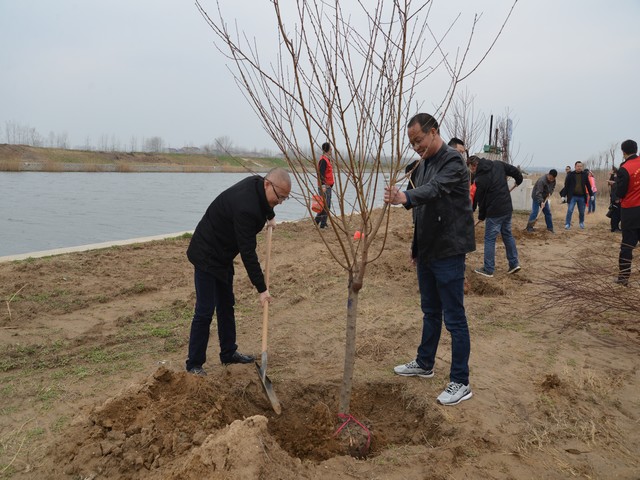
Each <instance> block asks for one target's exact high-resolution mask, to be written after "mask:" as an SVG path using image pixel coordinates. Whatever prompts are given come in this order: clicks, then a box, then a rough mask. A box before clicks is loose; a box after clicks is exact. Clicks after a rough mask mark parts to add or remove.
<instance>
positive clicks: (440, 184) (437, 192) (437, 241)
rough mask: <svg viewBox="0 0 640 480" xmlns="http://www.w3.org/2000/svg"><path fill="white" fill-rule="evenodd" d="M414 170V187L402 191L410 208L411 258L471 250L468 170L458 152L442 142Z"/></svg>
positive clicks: (442, 256) (472, 247)
mask: <svg viewBox="0 0 640 480" xmlns="http://www.w3.org/2000/svg"><path fill="white" fill-rule="evenodd" d="M414 174H415V188H413V189H411V190H409V191H407V192H405V194H406V195H407V199H408V201H407V203H406V204H405V207H407V208H412V209H413V221H414V233H413V244H412V253H413V256H414V258H418V259H419V260H420V261H426V260H437V259H441V258H447V257H452V256H454V255H461V254H465V253H468V252H473V251H474V250H475V249H476V242H475V236H474V231H473V212H472V211H471V201H470V200H469V171H468V170H467V166H466V164H465V162H464V160H463V159H462V157H461V156H460V153H458V152H457V151H456V150H454V149H453V148H451V147H449V146H448V145H447V144H446V143H443V144H442V147H441V148H440V150H438V152H437V153H436V154H435V155H434V156H433V157H431V158H428V159H425V160H422V161H421V162H420V164H419V165H418V167H417V168H416V169H415V171H414Z"/></svg>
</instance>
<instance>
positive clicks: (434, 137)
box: [384, 113, 475, 405]
mask: <svg viewBox="0 0 640 480" xmlns="http://www.w3.org/2000/svg"><path fill="white" fill-rule="evenodd" d="M407 136H408V137H409V142H410V144H411V146H412V147H413V149H414V150H415V152H416V153H417V154H418V155H419V156H420V160H419V161H418V164H417V166H416V168H415V170H414V172H413V173H414V175H412V178H413V182H414V183H413V186H414V188H412V189H408V190H405V191H400V190H399V189H398V187H396V186H389V187H386V188H385V194H384V201H385V202H386V203H389V204H392V205H400V204H402V205H404V207H405V208H408V209H409V208H410V209H412V211H413V222H414V234H413V245H412V252H411V257H412V260H413V262H414V264H415V266H416V271H417V275H418V286H419V288H420V306H421V308H422V313H423V316H422V337H421V341H420V345H419V346H418V352H417V356H416V358H415V360H411V361H410V362H408V363H406V364H403V365H398V366H396V367H395V368H394V369H393V370H394V372H395V373H396V374H397V375H402V376H418V377H422V378H431V377H433V376H434V370H433V369H434V366H435V361H436V351H437V350H438V344H439V342H440V334H441V332H442V323H443V321H444V325H445V327H446V328H447V330H448V331H449V332H450V333H451V368H450V371H449V384H448V385H447V387H446V388H445V390H444V391H443V392H442V393H441V394H440V395H438V398H437V401H438V403H440V404H442V405H457V404H458V403H460V402H462V401H464V400H468V399H470V398H471V397H472V396H473V393H472V391H471V386H470V384H469V354H470V351H471V340H470V337H469V326H468V324H467V317H466V313H465V309H464V270H465V254H466V253H468V252H472V251H473V250H475V238H474V232H473V213H472V211H471V202H470V201H469V172H468V171H467V168H466V165H465V161H464V160H463V159H462V157H461V155H460V153H458V152H457V151H456V150H454V149H453V148H451V147H449V146H448V145H446V144H445V143H444V141H443V140H442V138H441V137H440V132H439V129H438V122H437V120H436V119H435V118H433V116H432V115H429V114H427V113H419V114H417V115H415V116H414V117H412V118H411V119H410V120H409V123H408V125H407Z"/></svg>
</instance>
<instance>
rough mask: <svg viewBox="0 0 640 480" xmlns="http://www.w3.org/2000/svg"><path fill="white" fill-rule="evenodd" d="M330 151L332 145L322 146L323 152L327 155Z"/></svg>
mask: <svg viewBox="0 0 640 480" xmlns="http://www.w3.org/2000/svg"><path fill="white" fill-rule="evenodd" d="M329 150H331V144H330V143H329V142H325V143H323V144H322V151H323V152H324V153H327V152H328V151H329Z"/></svg>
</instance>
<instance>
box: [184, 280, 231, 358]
mask: <svg viewBox="0 0 640 480" xmlns="http://www.w3.org/2000/svg"><path fill="white" fill-rule="evenodd" d="M193 277H194V283H195V286H196V307H195V312H194V315H193V320H192V321H191V334H190V335H189V356H188V358H187V370H190V369H192V368H194V367H201V366H202V365H204V363H205V362H206V361H207V345H208V344H209V331H210V329H211V321H212V319H213V313H214V312H216V319H217V320H218V340H219V342H220V361H221V362H222V363H225V362H226V361H227V360H230V359H231V357H232V356H233V354H234V353H235V351H236V350H237V349H238V345H236V319H235V314H234V309H233V307H234V305H235V303H236V302H235V297H234V295H233V275H230V276H229V281H228V282H222V281H220V280H219V279H218V278H216V277H215V276H214V275H213V274H211V273H208V272H205V271H202V270H200V269H198V268H196V269H195V272H194V275H193Z"/></svg>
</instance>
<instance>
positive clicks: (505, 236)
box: [484, 213, 518, 273]
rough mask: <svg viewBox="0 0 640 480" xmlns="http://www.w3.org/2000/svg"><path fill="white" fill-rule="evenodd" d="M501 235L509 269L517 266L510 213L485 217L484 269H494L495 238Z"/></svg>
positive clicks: (516, 252)
mask: <svg viewBox="0 0 640 480" xmlns="http://www.w3.org/2000/svg"><path fill="white" fill-rule="evenodd" d="M498 234H500V235H501V236H502V241H503V242H504V246H505V248H506V249H507V260H508V261H509V270H511V269H512V268H513V267H516V266H518V250H517V249H516V240H515V238H513V234H512V233H511V213H508V214H507V215H503V216H502V217H493V218H487V219H486V220H485V226H484V269H485V270H486V271H487V272H489V273H493V272H494V270H495V269H496V238H498Z"/></svg>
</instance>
